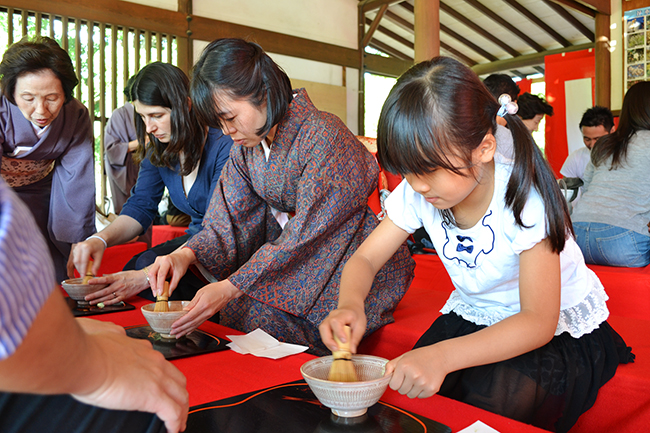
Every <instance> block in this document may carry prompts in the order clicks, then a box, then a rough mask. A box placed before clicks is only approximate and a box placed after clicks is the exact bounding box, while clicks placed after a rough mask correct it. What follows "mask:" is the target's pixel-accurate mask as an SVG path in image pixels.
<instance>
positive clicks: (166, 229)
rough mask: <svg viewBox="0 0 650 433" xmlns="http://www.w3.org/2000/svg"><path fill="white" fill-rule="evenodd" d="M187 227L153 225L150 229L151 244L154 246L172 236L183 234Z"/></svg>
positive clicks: (172, 237) (169, 239)
mask: <svg viewBox="0 0 650 433" xmlns="http://www.w3.org/2000/svg"><path fill="white" fill-rule="evenodd" d="M185 230H187V227H173V226H168V225H159V226H153V227H152V229H151V246H152V247H155V246H156V245H160V244H162V243H165V242H167V241H171V240H172V239H174V238H177V237H180V236H183V235H184V234H185Z"/></svg>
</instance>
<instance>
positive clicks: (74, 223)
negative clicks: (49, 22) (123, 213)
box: [0, 36, 95, 281]
mask: <svg viewBox="0 0 650 433" xmlns="http://www.w3.org/2000/svg"><path fill="white" fill-rule="evenodd" d="M0 75H1V76H2V79H1V80H0V86H1V87H2V95H1V96H0V144H1V145H2V177H3V178H4V179H5V181H6V182H7V183H8V184H9V185H10V186H11V187H12V188H13V190H14V192H16V193H17V194H18V196H19V197H20V198H21V199H22V200H23V201H24V202H25V203H26V204H27V207H28V208H29V209H30V210H31V212H32V214H33V215H34V219H35V220H36V223H37V225H38V227H39V229H40V230H41V232H42V233H43V236H44V237H45V239H46V240H47V243H48V247H49V250H50V255H51V256H52V260H53V261H54V266H55V270H56V278H57V281H62V280H63V279H64V278H66V277H65V276H66V263H67V260H68V255H69V253H70V246H71V244H72V243H75V242H79V241H81V240H84V239H85V238H86V237H88V236H89V235H91V234H93V233H94V232H95V177H94V160H93V143H92V134H91V123H90V117H89V116H88V110H87V109H86V107H84V106H83V105H82V104H81V103H80V102H79V101H77V100H76V99H74V98H73V96H72V91H73V89H74V87H75V86H76V85H77V84H78V79H77V76H76V74H75V72H74V68H73V66H72V62H71V61H70V56H68V53H66V52H65V51H64V50H63V49H61V47H59V45H58V44H57V43H56V42H55V41H54V40H52V39H50V38H47V37H42V36H36V37H34V38H32V39H28V38H27V37H25V38H23V39H22V40H20V41H19V42H16V43H15V44H13V45H11V46H10V47H9V49H7V51H6V52H5V54H4V56H3V58H2V62H1V63H0Z"/></svg>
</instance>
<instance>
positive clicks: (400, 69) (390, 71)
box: [363, 53, 413, 77]
mask: <svg viewBox="0 0 650 433" xmlns="http://www.w3.org/2000/svg"><path fill="white" fill-rule="evenodd" d="M363 65H364V69H365V71H366V72H371V73H373V74H378V75H385V76H388V77H399V76H400V75H402V74H403V73H404V72H406V71H407V70H408V69H409V68H410V67H411V66H413V62H409V61H406V60H399V59H395V58H393V57H382V56H377V55H374V54H368V53H364V59H363Z"/></svg>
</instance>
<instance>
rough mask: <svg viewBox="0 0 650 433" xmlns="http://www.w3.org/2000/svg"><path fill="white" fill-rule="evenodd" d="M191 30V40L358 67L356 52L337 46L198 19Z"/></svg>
mask: <svg viewBox="0 0 650 433" xmlns="http://www.w3.org/2000/svg"><path fill="white" fill-rule="evenodd" d="M191 28H192V38H193V39H202V40H205V41H212V40H214V39H218V38H243V39H246V40H249V41H252V42H256V43H258V44H260V45H261V46H262V48H264V50H265V51H268V52H271V53H276V54H284V55H286V56H292V57H299V58H301V59H309V60H316V61H319V62H324V63H330V64H333V65H341V66H349V67H351V68H357V67H358V65H359V60H358V50H355V49H352V48H345V47H341V46H339V45H333V44H328V43H325V42H318V41H314V40H311V39H305V38H299V37H296V36H290V35H285V34H283V33H277V32H272V31H269V30H263V29H257V28H253V27H248V26H242V25H239V24H234V23H228V22H225V21H219V20H214V19H209V18H203V17H197V16H193V17H192V27H191Z"/></svg>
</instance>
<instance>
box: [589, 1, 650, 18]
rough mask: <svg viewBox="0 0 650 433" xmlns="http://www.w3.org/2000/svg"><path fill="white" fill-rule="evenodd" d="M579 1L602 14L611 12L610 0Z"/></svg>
mask: <svg viewBox="0 0 650 433" xmlns="http://www.w3.org/2000/svg"><path fill="white" fill-rule="evenodd" d="M580 3H582V4H585V5H587V6H591V7H592V8H593V9H596V11H597V12H598V13H600V14H604V15H611V14H612V4H611V2H610V0H580ZM646 5H647V2H646Z"/></svg>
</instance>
